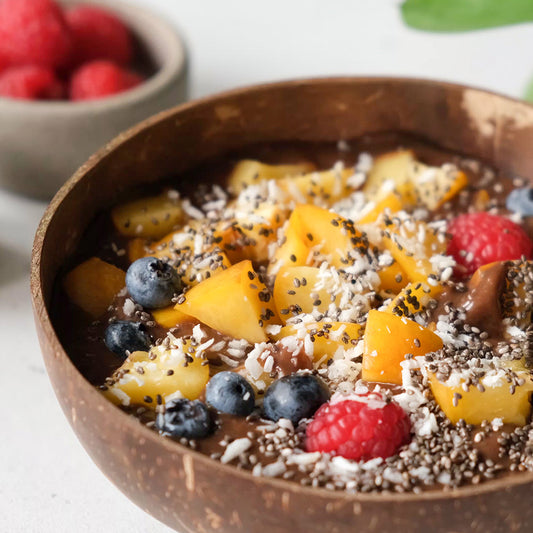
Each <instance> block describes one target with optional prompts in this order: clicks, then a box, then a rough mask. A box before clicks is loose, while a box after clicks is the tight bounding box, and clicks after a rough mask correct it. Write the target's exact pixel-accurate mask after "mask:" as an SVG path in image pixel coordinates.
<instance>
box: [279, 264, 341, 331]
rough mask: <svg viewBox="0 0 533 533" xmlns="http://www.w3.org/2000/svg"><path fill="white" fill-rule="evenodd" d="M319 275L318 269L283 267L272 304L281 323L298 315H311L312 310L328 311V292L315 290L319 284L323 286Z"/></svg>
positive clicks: (326, 290) (323, 289)
mask: <svg viewBox="0 0 533 533" xmlns="http://www.w3.org/2000/svg"><path fill="white" fill-rule="evenodd" d="M319 273H320V270H319V269H318V268H315V267H309V266H297V267H284V268H282V269H281V270H280V271H279V272H278V275H277V276H276V281H275V283H274V302H275V305H276V309H277V311H278V316H279V317H280V319H281V321H282V322H283V323H286V322H287V320H288V319H289V318H291V317H292V316H294V315H299V314H300V313H311V312H312V311H313V310H314V309H316V310H317V311H318V312H320V313H325V312H326V311H327V310H328V307H329V305H330V304H331V303H332V301H331V296H330V291H329V290H328V289H327V287H322V288H320V289H318V290H317V289H316V286H318V285H319V284H321V285H325V284H324V283H323V282H322V281H321V279H320V276H319Z"/></svg>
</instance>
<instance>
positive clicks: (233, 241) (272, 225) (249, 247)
mask: <svg viewBox="0 0 533 533" xmlns="http://www.w3.org/2000/svg"><path fill="white" fill-rule="evenodd" d="M287 217H288V211H287V210H286V209H285V208H283V207H281V206H277V205H266V204H264V205H260V206H259V207H257V208H256V209H254V211H253V212H251V213H248V212H245V213H240V212H239V211H238V210H237V213H236V216H235V219H234V221H233V224H232V226H231V228H232V230H233V231H232V232H231V233H229V232H226V235H225V236H224V238H223V239H222V241H221V243H220V246H221V247H222V249H223V250H224V251H225V253H226V254H227V255H228V257H229V259H230V261H231V262H232V263H238V262H239V261H244V260H245V259H250V260H251V261H257V262H264V261H267V260H268V259H269V246H270V245H271V244H272V243H275V242H276V240H277V230H278V228H279V227H281V226H282V225H283V223H284V222H285V221H286V220H287ZM229 223H231V221H224V222H223V224H224V225H225V227H227V225H228V224H229Z"/></svg>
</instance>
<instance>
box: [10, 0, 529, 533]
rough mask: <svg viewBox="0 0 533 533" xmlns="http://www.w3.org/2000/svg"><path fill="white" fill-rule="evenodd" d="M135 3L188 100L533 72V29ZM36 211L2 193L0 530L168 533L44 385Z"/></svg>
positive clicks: (324, 6)
mask: <svg viewBox="0 0 533 533" xmlns="http://www.w3.org/2000/svg"><path fill="white" fill-rule="evenodd" d="M125 1H126V0H125ZM130 1H131V0H130ZM136 1H137V2H138V3H142V4H145V5H146V6H151V7H152V8H153V9H154V10H157V11H159V12H161V13H164V14H166V15H167V17H168V19H169V20H171V21H174V22H175V23H176V24H177V25H178V26H179V27H180V28H181V30H182V32H183V34H184V36H185V38H186V41H187V43H188V47H189V51H190V56H191V67H192V68H191V71H190V72H191V96H192V97H198V96H202V95H206V94H210V93H213V92H217V91H220V90H222V89H226V88H230V87H235V86H238V85H244V84H251V83H255V82H262V81H270V80H276V79H286V78H293V77H302V76H322V75H333V74H352V75H356V74H376V75H377V74H384V75H387V74H389V75H402V76H403V75H405V76H418V77H431V78H438V79H444V80H450V81H457V82H461V83H466V84H472V85H476V86H481V87H487V88H490V89H493V90H496V91H500V92H503V93H507V94H510V95H513V96H520V95H521V94H522V93H523V90H524V87H525V85H526V83H527V81H528V80H529V78H530V76H533V59H532V56H531V54H530V51H531V49H532V47H533V24H530V25H522V26H515V27H508V28H501V29H494V30H489V31H482V32H475V33H468V34H461V35H434V34H426V33H421V32H416V31H412V30H409V29H407V28H406V27H405V26H404V25H403V24H402V21H401V18H400V15H399V11H398V7H397V6H398V2H397V1H394V0H336V1H332V2H324V1H323V0H306V1H305V2H304V1H297V0H292V1H287V0H270V1H269V2H250V1H249V0H225V1H223V2H222V1H220V2H215V1H211V2H207V1H203V2H199V1H197V2H193V1H190V0H136ZM0 120H1V117H0ZM80 163H81V161H80ZM44 207H45V205H44V203H42V202H37V201H32V200H28V199H25V198H22V197H18V196H15V195H13V194H10V193H5V192H0V302H1V306H0V332H1V337H0V338H1V343H2V347H1V352H0V353H1V355H0V357H1V358H2V359H1V360H2V365H1V371H0V390H1V391H2V398H3V400H4V402H5V403H6V405H4V408H3V409H2V413H3V414H2V421H1V425H0V427H1V429H0V432H1V438H0V531H1V532H6V533H17V532H24V533H33V532H47V533H48V532H54V533H66V532H68V533H71V532H76V533H77V532H80V533H81V532H101V531H105V532H113V533H141V532H142V533H150V532H153V533H163V532H168V531H170V530H169V529H168V528H167V527H165V526H163V525H162V524H161V523H159V522H158V521H156V520H154V519H153V518H151V517H150V516H149V515H147V514H145V513H144V512H143V511H141V510H140V509H139V508H137V507H136V506H135V505H133V504H132V503H130V502H129V500H127V499H126V498H125V497H124V496H123V495H122V494H121V493H120V492H119V491H118V490H117V489H115V487H114V486H113V485H112V484H111V483H110V482H109V481H107V479H106V478H105V477H104V475H103V474H102V473H101V472H100V471H99V470H98V469H97V468H96V466H95V465H94V464H93V463H92V462H91V460H90V459H89V457H88V456H87V454H86V453H85V451H84V450H83V449H82V447H81V445H80V444H79V443H78V441H77V440H76V437H75V436H74V433H73V432H72V431H71V429H70V427H69V425H68V424H67V421H66V419H65V418H64V416H63V414H62V412H61V411H60V408H59V406H58V404H57V402H56V399H55V397H54V394H53V392H52V389H51V386H50V384H49V382H48V378H47V375H46V372H45V369H44V365H43V362H42V360H41V355H40V351H39V346H38V343H37V338H36V335H35V332H34V326H33V318H32V314H31V304H30V297H29V282H28V274H29V262H30V250H31V244H32V239H33V234H34V231H35V228H36V226H37V224H38V221H39V219H40V216H41V214H42V212H43V210H44Z"/></svg>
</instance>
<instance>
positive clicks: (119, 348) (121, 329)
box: [104, 320, 152, 358]
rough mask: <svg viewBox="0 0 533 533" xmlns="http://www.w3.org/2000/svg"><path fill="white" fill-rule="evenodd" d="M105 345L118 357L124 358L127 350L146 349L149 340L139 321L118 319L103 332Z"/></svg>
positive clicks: (148, 346) (149, 343)
mask: <svg viewBox="0 0 533 533" xmlns="http://www.w3.org/2000/svg"><path fill="white" fill-rule="evenodd" d="M104 342H105V345H106V346H107V347H108V348H109V349H110V350H111V351H112V352H113V353H116V354H117V355H119V356H120V357H123V358H126V357H127V354H126V350H127V351H128V352H130V353H131V352H136V351H146V350H148V349H149V348H150V345H151V344H152V343H151V340H150V337H149V336H148V334H147V333H146V330H145V327H144V325H143V324H141V323H140V322H126V321H124V320H119V321H118V322H113V323H112V324H109V326H107V329H106V330H105V333H104Z"/></svg>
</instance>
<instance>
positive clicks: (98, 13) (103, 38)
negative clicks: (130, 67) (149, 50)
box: [65, 5, 133, 65]
mask: <svg viewBox="0 0 533 533" xmlns="http://www.w3.org/2000/svg"><path fill="white" fill-rule="evenodd" d="M65 17H66V20H67V24H68V26H69V28H70V32H71V34H72V37H73V39H74V63H75V64H76V65H80V64H81V63H86V62H87V61H94V60H95V59H109V60H110V61H114V62H115V63H118V64H119V65H127V64H129V63H130V61H131V58H132V55H133V52H132V50H133V44H132V39H131V36H130V32H129V30H128V28H127V27H126V26H125V24H124V23H123V22H122V21H121V20H119V19H118V18H117V17H116V16H115V15H113V14H112V13H110V12H109V11H107V10H105V9H102V8H100V7H93V6H86V5H79V6H76V7H73V8H72V9H69V10H68V11H67V13H66V15H65Z"/></svg>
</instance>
